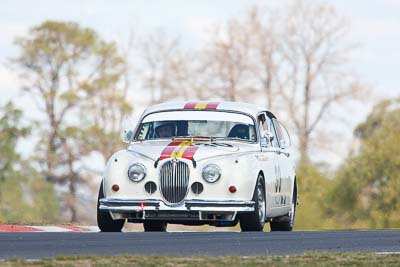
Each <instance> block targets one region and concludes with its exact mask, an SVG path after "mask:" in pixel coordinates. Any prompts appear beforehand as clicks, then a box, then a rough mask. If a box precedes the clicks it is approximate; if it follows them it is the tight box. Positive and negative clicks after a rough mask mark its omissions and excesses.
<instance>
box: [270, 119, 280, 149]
mask: <svg viewBox="0 0 400 267" xmlns="http://www.w3.org/2000/svg"><path fill="white" fill-rule="evenodd" d="M268 120H269V123H268V130H269V131H270V132H271V133H272V134H273V135H274V139H273V140H272V146H273V147H279V143H278V137H277V135H276V131H275V126H274V123H273V120H271V119H270V118H268Z"/></svg>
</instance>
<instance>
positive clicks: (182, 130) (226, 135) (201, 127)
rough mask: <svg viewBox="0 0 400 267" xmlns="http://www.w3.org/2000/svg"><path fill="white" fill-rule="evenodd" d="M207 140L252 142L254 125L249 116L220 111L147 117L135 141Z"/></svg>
mask: <svg viewBox="0 0 400 267" xmlns="http://www.w3.org/2000/svg"><path fill="white" fill-rule="evenodd" d="M188 136H189V137H192V136H193V137H199V136H201V137H210V138H215V139H235V140H239V141H247V142H249V141H250V142H254V141H255V140H256V136H255V128H254V122H253V120H252V119H251V117H250V116H248V115H245V114H239V113H230V112H222V111H167V112H159V113H153V114H150V115H147V116H146V117H145V118H144V119H143V120H142V122H141V124H140V127H139V128H138V132H137V133H136V137H135V139H137V140H151V139H162V138H174V137H188Z"/></svg>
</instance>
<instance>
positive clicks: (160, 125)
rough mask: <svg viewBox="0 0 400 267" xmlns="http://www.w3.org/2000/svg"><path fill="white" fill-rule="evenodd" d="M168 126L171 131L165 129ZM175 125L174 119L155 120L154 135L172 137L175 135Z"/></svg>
mask: <svg viewBox="0 0 400 267" xmlns="http://www.w3.org/2000/svg"><path fill="white" fill-rule="evenodd" d="M167 127H170V129H171V132H170V133H167V131H166V129H165V128H167ZM176 132H177V127H176V123H175V122H174V121H156V122H154V135H155V136H156V137H172V136H176Z"/></svg>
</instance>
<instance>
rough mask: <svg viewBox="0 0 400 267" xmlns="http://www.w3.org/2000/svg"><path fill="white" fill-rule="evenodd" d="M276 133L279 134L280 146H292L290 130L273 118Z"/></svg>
mask: <svg viewBox="0 0 400 267" xmlns="http://www.w3.org/2000/svg"><path fill="white" fill-rule="evenodd" d="M273 122H274V126H275V130H276V134H277V136H278V142H279V146H280V147H284V146H285V147H290V145H291V143H290V136H289V133H288V131H287V130H286V127H285V126H283V124H282V123H281V122H279V121H278V120H276V119H273Z"/></svg>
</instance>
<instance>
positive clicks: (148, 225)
mask: <svg viewBox="0 0 400 267" xmlns="http://www.w3.org/2000/svg"><path fill="white" fill-rule="evenodd" d="M143 228H144V231H145V232H165V231H167V223H166V222H158V221H146V222H144V223H143Z"/></svg>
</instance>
